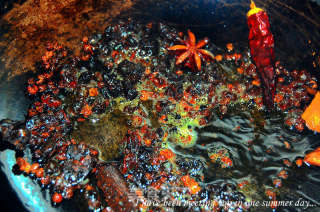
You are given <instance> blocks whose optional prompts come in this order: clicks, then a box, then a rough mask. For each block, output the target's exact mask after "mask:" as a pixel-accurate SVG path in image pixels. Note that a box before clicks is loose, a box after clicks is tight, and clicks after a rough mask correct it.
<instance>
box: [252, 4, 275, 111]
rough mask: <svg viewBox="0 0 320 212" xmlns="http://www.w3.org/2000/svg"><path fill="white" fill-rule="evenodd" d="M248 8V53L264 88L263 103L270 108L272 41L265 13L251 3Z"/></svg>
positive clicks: (272, 95)
mask: <svg viewBox="0 0 320 212" xmlns="http://www.w3.org/2000/svg"><path fill="white" fill-rule="evenodd" d="M250 8H251V10H250V11H249V12H248V14H247V17H248V26H249V45H250V52H251V56H252V59H253V61H254V63H255V65H256V67H257V70H258V72H259V75H260V78H261V81H262V85H263V86H264V91H263V92H264V103H265V105H266V106H267V107H268V108H270V107H272V106H273V98H274V94H275V89H276V86H275V72H274V63H275V55H274V40H273V35H272V33H271V31H270V23H269V18H268V15H267V13H266V12H265V11H264V10H262V9H261V8H257V7H256V5H255V4H254V2H253V1H251V5H250Z"/></svg>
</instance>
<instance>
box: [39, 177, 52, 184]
mask: <svg viewBox="0 0 320 212" xmlns="http://www.w3.org/2000/svg"><path fill="white" fill-rule="evenodd" d="M49 182H50V178H49V176H45V177H42V178H41V183H42V185H47V184H49Z"/></svg>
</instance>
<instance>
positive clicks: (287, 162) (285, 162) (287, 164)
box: [283, 159, 292, 167]
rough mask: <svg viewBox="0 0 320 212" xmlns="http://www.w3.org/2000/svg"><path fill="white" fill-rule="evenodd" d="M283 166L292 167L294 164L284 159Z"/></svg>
mask: <svg viewBox="0 0 320 212" xmlns="http://www.w3.org/2000/svg"><path fill="white" fill-rule="evenodd" d="M283 164H284V165H286V166H288V167H290V166H292V163H291V162H290V161H289V160H288V159H284V160H283Z"/></svg>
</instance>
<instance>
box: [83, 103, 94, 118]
mask: <svg viewBox="0 0 320 212" xmlns="http://www.w3.org/2000/svg"><path fill="white" fill-rule="evenodd" d="M91 109H92V108H91V106H90V105H88V104H86V105H85V106H83V108H82V110H81V112H80V113H81V114H83V116H84V117H86V118H87V117H88V116H90V115H91V114H92V110H91Z"/></svg>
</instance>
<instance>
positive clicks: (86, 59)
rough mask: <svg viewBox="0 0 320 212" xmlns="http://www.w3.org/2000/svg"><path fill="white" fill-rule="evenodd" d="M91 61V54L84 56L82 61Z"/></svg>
mask: <svg viewBox="0 0 320 212" xmlns="http://www.w3.org/2000/svg"><path fill="white" fill-rule="evenodd" d="M89 59H90V55H89V54H86V55H83V56H82V57H81V60H83V61H88V60H89Z"/></svg>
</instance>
